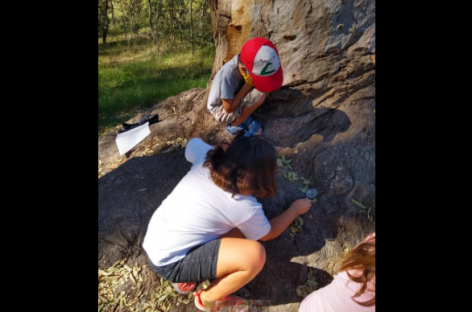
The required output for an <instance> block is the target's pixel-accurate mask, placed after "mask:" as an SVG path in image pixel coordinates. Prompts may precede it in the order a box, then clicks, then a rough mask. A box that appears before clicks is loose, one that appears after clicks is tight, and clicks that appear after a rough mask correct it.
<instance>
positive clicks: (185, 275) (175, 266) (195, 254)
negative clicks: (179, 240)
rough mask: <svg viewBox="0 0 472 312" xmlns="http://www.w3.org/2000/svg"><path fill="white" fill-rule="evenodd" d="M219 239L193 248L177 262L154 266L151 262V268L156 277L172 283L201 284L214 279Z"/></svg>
mask: <svg viewBox="0 0 472 312" xmlns="http://www.w3.org/2000/svg"><path fill="white" fill-rule="evenodd" d="M220 244H221V239H215V240H212V241H210V242H208V243H206V244H203V245H200V246H196V247H193V248H192V249H190V251H189V252H188V253H187V255H186V256H185V257H184V258H183V259H180V260H179V261H177V262H174V263H171V264H168V265H165V266H160V267H158V266H156V265H154V264H153V263H152V262H151V261H149V262H150V264H151V268H152V269H153V271H154V272H156V274H157V275H159V276H161V277H163V278H164V279H166V280H168V281H169V282H172V283H184V282H202V281H205V280H212V279H215V278H216V277H217V276H216V264H217V262H218V252H219V251H220Z"/></svg>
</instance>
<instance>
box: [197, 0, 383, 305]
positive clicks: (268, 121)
mask: <svg viewBox="0 0 472 312" xmlns="http://www.w3.org/2000/svg"><path fill="white" fill-rule="evenodd" d="M208 3H209V7H210V10H211V18H212V28H213V36H214V40H215V45H216V54H215V61H214V65H213V70H212V74H211V79H213V77H214V75H215V74H216V73H217V72H218V70H219V69H220V68H221V66H222V65H223V63H224V62H227V61H228V60H230V59H231V58H232V57H233V56H234V55H236V54H238V53H240V51H241V48H242V46H243V45H244V43H245V42H246V41H247V40H249V39H251V38H254V37H264V38H267V39H269V40H270V41H271V42H272V43H273V44H274V45H275V47H276V48H277V50H278V54H279V58H280V64H281V65H282V70H283V85H282V86H283V87H282V88H280V89H278V90H275V91H273V92H271V93H270V95H269V96H268V98H267V99H266V100H265V102H264V104H263V105H262V107H261V108H260V109H259V110H256V111H255V112H254V113H253V115H252V117H253V118H254V119H255V120H260V121H261V122H262V123H264V124H265V125H266V130H265V133H264V137H265V138H266V139H267V140H270V142H272V144H273V145H274V146H275V148H276V150H277V151H280V152H282V151H283V153H284V154H285V155H286V156H285V157H287V155H290V158H291V159H293V161H292V164H291V165H292V166H294V164H295V166H294V168H297V167H298V166H300V167H298V168H299V169H297V170H300V172H299V174H300V175H301V176H303V177H305V178H306V179H309V180H310V182H311V184H310V187H314V188H316V189H317V190H318V191H319V192H320V193H322V194H323V195H322V197H320V198H318V202H317V203H314V204H313V205H312V208H311V210H310V212H309V213H308V214H313V217H314V218H313V219H311V218H308V214H307V216H306V217H305V216H301V217H302V218H303V219H304V225H303V226H302V227H303V232H301V233H296V234H295V235H294V237H293V239H291V238H290V237H289V235H288V234H287V233H284V235H281V236H280V237H279V238H278V241H277V247H275V245H271V244H265V243H263V244H264V246H265V248H266V251H267V254H268V255H269V254H271V255H272V258H271V259H269V258H267V260H266V263H265V266H264V270H263V271H261V273H259V274H258V276H257V277H256V278H254V280H253V281H252V282H251V289H252V290H251V291H252V295H253V296H254V297H255V298H271V305H274V306H275V305H279V304H280V305H281V306H280V311H297V310H298V302H300V301H301V300H302V298H301V297H298V298H297V295H296V294H288V293H285V294H284V295H282V296H279V297H278V298H277V299H274V297H273V296H272V297H271V294H274V293H277V294H282V293H284V290H283V289H296V288H297V286H298V285H301V284H303V282H304V281H306V273H307V272H306V271H305V273H303V274H302V275H299V273H297V271H296V266H295V265H293V267H291V265H292V264H294V263H293V262H290V261H294V262H298V263H304V265H303V266H300V267H299V269H300V270H301V269H302V268H306V267H305V264H306V265H307V266H308V267H311V268H313V269H312V270H313V273H314V274H315V277H316V280H317V282H321V280H323V277H322V275H321V273H323V274H326V273H329V275H334V274H336V273H337V271H338V269H339V264H337V263H336V262H335V259H336V258H337V257H338V256H339V255H340V254H341V253H342V252H343V250H342V249H343V248H350V249H352V248H353V247H354V246H355V245H356V244H357V243H358V242H359V241H360V240H362V238H363V237H365V235H366V234H367V233H369V232H370V231H373V228H374V225H375V219H374V220H372V221H371V217H370V215H371V213H372V212H374V211H375V169H374V168H375V114H374V113H373V110H374V108H375V64H374V62H373V55H375V51H374V48H375V1H374V0H364V1H344V2H341V1H320V0H298V1H283V0H260V1H241V0H233V1H231V0H209V1H208ZM354 3H356V4H354ZM210 86H211V80H210V82H209V84H208V88H207V94H208V91H209V89H210ZM203 103H204V104H202V106H204V105H205V104H206V99H205V98H204V100H203ZM322 129H323V130H322ZM302 133H304V134H302ZM285 182H286V180H285V179H284V178H283V177H282V178H281V180H280V185H287V186H286V187H283V188H282V187H279V186H277V194H276V195H275V196H274V197H270V198H266V199H263V200H262V202H261V203H262V205H263V207H264V211H265V212H266V216H267V218H268V219H271V218H272V217H275V216H276V215H278V214H280V213H281V212H282V211H283V210H284V209H285V208H277V207H286V206H288V205H290V203H291V202H292V201H293V200H294V199H296V196H300V197H302V196H304V195H302V193H301V192H299V194H298V195H296V196H295V195H294V197H290V195H289V194H290V193H289V188H290V186H289V185H290V184H291V183H288V184H285ZM295 183H296V182H295ZM294 194H295V193H294ZM300 197H298V198H300ZM351 199H355V200H356V201H358V202H361V203H362V204H363V205H365V206H366V207H367V208H366V209H365V211H364V210H363V209H359V208H358V207H357V206H356V205H355V204H353V202H352V201H351ZM369 207H370V208H369ZM369 209H371V213H368V212H367V210H369ZM317 211H323V212H324V211H326V213H322V214H318V213H317ZM315 220H316V221H315ZM315 224H316V225H315ZM342 246H344V247H342ZM281 250H283V252H280V251H281ZM295 259H296V261H295ZM272 272H277V274H276V276H275V275H274V274H273V273H272ZM299 272H301V271H299ZM304 278H305V279H304ZM282 281H283V282H282ZM319 286H321V284H319Z"/></svg>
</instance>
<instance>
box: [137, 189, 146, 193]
mask: <svg viewBox="0 0 472 312" xmlns="http://www.w3.org/2000/svg"><path fill="white" fill-rule="evenodd" d="M146 190H147V189H146V188H143V189H140V190H138V192H144V191H146Z"/></svg>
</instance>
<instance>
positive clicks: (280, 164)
mask: <svg viewBox="0 0 472 312" xmlns="http://www.w3.org/2000/svg"><path fill="white" fill-rule="evenodd" d="M283 166H284V165H283V163H282V160H281V159H280V158H277V167H279V168H282V167H283Z"/></svg>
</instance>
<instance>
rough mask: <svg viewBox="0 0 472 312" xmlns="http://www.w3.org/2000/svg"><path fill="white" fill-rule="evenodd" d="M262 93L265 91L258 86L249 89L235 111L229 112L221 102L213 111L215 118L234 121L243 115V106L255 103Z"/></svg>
mask: <svg viewBox="0 0 472 312" xmlns="http://www.w3.org/2000/svg"><path fill="white" fill-rule="evenodd" d="M262 95H264V93H263V92H261V91H259V90H257V89H256V88H252V89H251V91H249V92H248V94H246V96H245V97H243V98H242V99H241V103H240V104H239V106H238V107H237V108H236V110H235V111H234V112H232V113H227V112H226V111H225V110H224V108H223V104H221V105H219V106H217V107H216V108H215V110H214V111H213V116H215V119H216V120H218V121H219V122H223V123H225V124H230V123H232V122H233V120H235V119H236V118H238V117H239V116H241V112H242V110H243V107H250V106H252V105H254V103H256V102H257V101H258V100H259V99H260V98H261V96H262Z"/></svg>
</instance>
